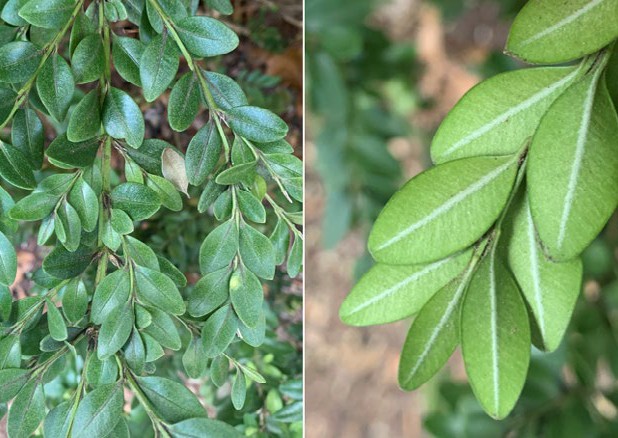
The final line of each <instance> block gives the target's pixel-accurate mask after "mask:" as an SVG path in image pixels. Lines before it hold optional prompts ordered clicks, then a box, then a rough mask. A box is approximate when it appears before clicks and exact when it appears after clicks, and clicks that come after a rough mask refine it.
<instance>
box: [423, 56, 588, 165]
mask: <svg viewBox="0 0 618 438" xmlns="http://www.w3.org/2000/svg"><path fill="white" fill-rule="evenodd" d="M578 73H579V70H577V69H575V68H573V67H561V68H555V67H554V68H552V67H544V68H530V69H525V70H516V71H512V72H507V73H502V74H499V75H496V76H494V77H492V78H490V79H488V80H486V81H483V82H481V83H480V84H479V85H477V86H476V87H474V88H472V89H471V90H470V91H469V92H468V93H466V95H465V96H464V97H463V98H462V99H461V100H460V101H459V102H458V103H457V105H455V107H454V108H453V109H452V110H451V111H450V112H449V114H448V116H447V117H446V118H445V119H444V121H443V122H442V124H441V125H440V128H439V129H438V131H437V132H436V135H435V136H434V138H433V141H432V143H431V158H432V160H433V161H434V163H443V162H446V161H452V160H456V159H459V158H466V157H473V156H483V155H507V154H514V153H516V152H517V151H518V150H519V149H521V147H522V145H523V144H524V142H525V141H526V139H527V138H529V137H531V136H532V135H533V134H534V131H535V130H536V127H537V126H538V124H539V121H540V120H541V117H542V116H543V114H545V112H546V111H547V109H548V108H549V106H550V105H551V104H552V102H553V101H554V100H555V99H556V98H557V97H558V96H559V95H560V93H562V92H563V91H564V90H565V89H566V88H567V87H568V86H569V85H570V84H571V83H572V82H573V81H574V80H575V78H576V76H577V74H578ZM479 108H480V109H482V110H479Z"/></svg>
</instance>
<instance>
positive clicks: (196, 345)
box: [182, 337, 208, 379]
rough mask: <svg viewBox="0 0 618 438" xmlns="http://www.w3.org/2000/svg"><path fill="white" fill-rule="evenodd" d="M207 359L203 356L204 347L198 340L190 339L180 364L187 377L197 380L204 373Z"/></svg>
mask: <svg viewBox="0 0 618 438" xmlns="http://www.w3.org/2000/svg"><path fill="white" fill-rule="evenodd" d="M207 363H208V359H207V357H206V355H205V354H204V345H203V344H202V341H201V340H200V338H196V337H192V338H191V341H190V342H189V345H188V346H187V350H186V351H185V353H184V354H183V355H182V364H183V366H184V368H185V371H186V372H187V376H189V377H190V378H192V379H199V378H200V377H202V375H203V374H204V373H205V372H206V364H207Z"/></svg>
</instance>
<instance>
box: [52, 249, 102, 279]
mask: <svg viewBox="0 0 618 438" xmlns="http://www.w3.org/2000/svg"><path fill="white" fill-rule="evenodd" d="M92 256H93V253H92V249H90V248H88V247H85V246H82V247H80V248H78V249H77V251H74V252H70V251H67V250H66V249H65V248H64V247H63V246H57V247H56V248H54V249H53V250H52V252H50V253H49V255H48V256H47V257H45V260H43V269H44V270H45V272H46V273H47V274H49V275H51V276H53V277H56V278H58V279H61V280H63V279H68V278H73V277H77V276H78V275H79V274H81V273H82V272H84V271H85V270H86V268H88V266H89V265H90V262H92Z"/></svg>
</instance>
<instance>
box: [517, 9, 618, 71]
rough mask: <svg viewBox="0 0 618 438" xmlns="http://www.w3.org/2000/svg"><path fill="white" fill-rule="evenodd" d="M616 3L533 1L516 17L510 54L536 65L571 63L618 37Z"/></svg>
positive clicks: (617, 10)
mask: <svg viewBox="0 0 618 438" xmlns="http://www.w3.org/2000/svg"><path fill="white" fill-rule="evenodd" d="M616 16H618V3H617V2H616V1H614V0H571V1H568V2H563V1H561V0H533V1H530V2H528V3H527V4H526V5H525V6H524V7H523V8H522V10H521V11H520V12H519V14H517V17H515V21H514V22H513V25H512V26H511V31H510V33H509V38H508V41H507V43H506V51H507V52H508V53H510V54H513V55H515V56H517V57H518V58H520V59H522V60H524V61H526V62H532V63H551V64H557V63H561V62H566V61H571V60H573V59H577V58H581V57H582V56H584V55H587V54H589V53H594V52H596V51H598V50H599V49H601V48H603V47H604V46H606V45H607V44H609V43H610V42H611V41H612V40H613V39H615V38H616V37H618V22H617V21H616V20H615V17H616Z"/></svg>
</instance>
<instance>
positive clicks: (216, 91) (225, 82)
mask: <svg viewBox="0 0 618 438" xmlns="http://www.w3.org/2000/svg"><path fill="white" fill-rule="evenodd" d="M203 73H204V77H205V78H206V82H208V88H209V89H210V92H211V93H212V97H213V99H214V100H215V103H216V104H217V106H218V107H220V108H221V109H223V110H229V109H230V108H235V107H237V106H244V105H248V104H249V102H248V101H247V96H245V93H244V92H243V91H242V88H240V85H238V83H237V82H236V81H234V80H233V79H232V78H230V77H229V76H226V75H224V74H221V73H216V72H214V71H205V72H203Z"/></svg>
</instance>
